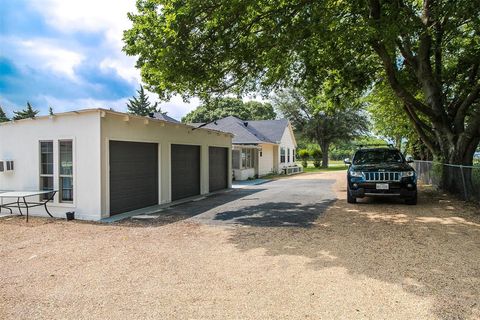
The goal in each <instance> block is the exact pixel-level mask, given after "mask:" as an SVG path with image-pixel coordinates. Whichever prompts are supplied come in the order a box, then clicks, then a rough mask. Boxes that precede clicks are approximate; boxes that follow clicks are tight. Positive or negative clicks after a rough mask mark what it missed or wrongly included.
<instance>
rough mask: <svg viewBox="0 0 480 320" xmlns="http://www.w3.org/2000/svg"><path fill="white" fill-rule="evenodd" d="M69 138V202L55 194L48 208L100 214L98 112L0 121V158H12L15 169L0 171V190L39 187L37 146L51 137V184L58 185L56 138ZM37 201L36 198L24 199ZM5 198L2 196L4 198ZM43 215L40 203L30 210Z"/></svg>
mask: <svg viewBox="0 0 480 320" xmlns="http://www.w3.org/2000/svg"><path fill="white" fill-rule="evenodd" d="M62 139H68V140H73V170H74V174H73V190H74V191H73V192H74V201H73V203H71V204H70V203H60V202H59V197H58V194H57V196H55V199H54V202H53V203H52V204H49V209H50V211H51V212H52V214H53V215H54V216H57V217H65V212H68V211H75V217H76V218H78V219H88V220H97V219H99V218H100V210H101V207H100V197H99V195H100V118H99V116H98V113H81V114H69V115H63V116H58V117H56V116H53V117H40V118H37V119H26V120H20V121H15V122H13V123H5V124H2V125H0V159H2V160H14V161H15V170H14V172H9V173H0V190H38V189H39V188H40V160H39V157H40V148H39V142H40V141H42V140H49V141H53V150H54V163H53V169H54V175H53V176H54V188H55V189H56V190H58V188H59V178H58V171H59V163H58V161H59V160H58V140H62ZM28 200H30V201H38V198H31V199H28ZM4 201H6V200H4ZM30 213H31V214H32V215H44V216H46V215H47V214H46V213H45V210H44V209H43V207H36V208H32V209H31V210H30Z"/></svg>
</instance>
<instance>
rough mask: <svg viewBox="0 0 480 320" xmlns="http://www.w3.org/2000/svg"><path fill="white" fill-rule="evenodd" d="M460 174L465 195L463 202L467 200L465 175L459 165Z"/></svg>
mask: <svg viewBox="0 0 480 320" xmlns="http://www.w3.org/2000/svg"><path fill="white" fill-rule="evenodd" d="M460 172H461V173H462V182H463V193H464V194H465V201H467V200H468V194H467V185H466V184H465V175H464V174H463V166H462V165H460Z"/></svg>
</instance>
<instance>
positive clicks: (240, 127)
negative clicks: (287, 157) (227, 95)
mask: <svg viewBox="0 0 480 320" xmlns="http://www.w3.org/2000/svg"><path fill="white" fill-rule="evenodd" d="M197 125H200V124H197ZM287 126H288V120H287V119H280V120H257V121H243V120H240V119H238V118H236V117H233V116H229V117H226V118H222V119H219V120H217V121H214V122H211V123H208V124H206V125H204V126H203V128H207V129H214V130H219V131H223V132H229V133H232V134H234V137H233V140H232V142H233V143H234V144H259V143H265V142H266V143H279V141H280V140H281V139H282V136H283V133H284V132H285V128H286V127H287Z"/></svg>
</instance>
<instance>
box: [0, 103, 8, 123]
mask: <svg viewBox="0 0 480 320" xmlns="http://www.w3.org/2000/svg"><path fill="white" fill-rule="evenodd" d="M7 121H10V119H9V118H8V117H7V115H6V114H5V111H3V108H2V106H0V122H7Z"/></svg>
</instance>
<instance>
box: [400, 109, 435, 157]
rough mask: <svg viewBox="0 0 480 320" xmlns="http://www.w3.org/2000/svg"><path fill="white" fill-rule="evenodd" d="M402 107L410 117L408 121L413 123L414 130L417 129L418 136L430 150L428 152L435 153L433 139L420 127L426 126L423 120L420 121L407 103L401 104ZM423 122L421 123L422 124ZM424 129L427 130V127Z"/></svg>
mask: <svg viewBox="0 0 480 320" xmlns="http://www.w3.org/2000/svg"><path fill="white" fill-rule="evenodd" d="M403 109H404V110H405V112H406V113H407V116H408V117H409V119H410V122H411V123H412V124H413V127H414V128H415V130H416V131H417V133H418V136H419V137H420V139H421V140H422V141H423V143H424V144H425V145H426V146H427V148H428V149H429V150H430V152H431V153H432V154H434V153H435V150H436V148H435V143H434V142H433V140H432V139H431V138H430V137H429V136H428V135H427V134H426V132H425V130H424V129H423V128H422V127H426V125H425V124H424V123H423V121H421V120H420V119H419V118H418V116H417V115H416V113H415V112H414V111H413V110H411V108H409V106H408V105H407V104H403ZM422 124H423V125H422ZM426 129H427V130H428V129H429V128H428V127H426Z"/></svg>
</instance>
